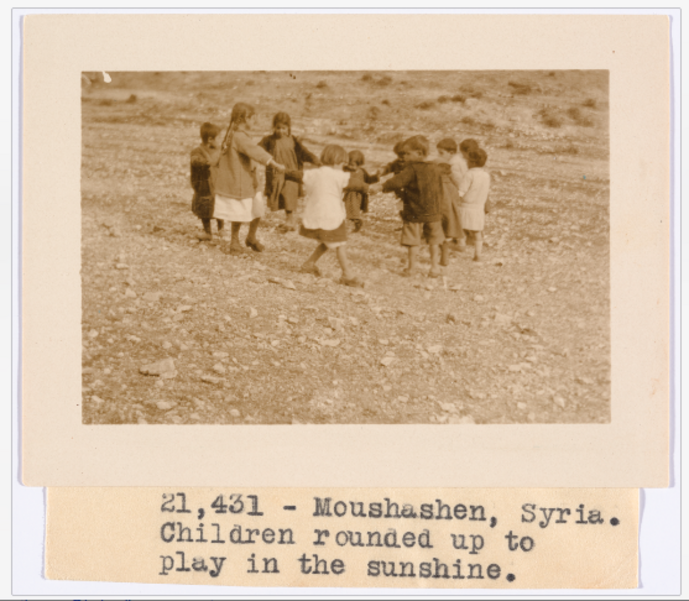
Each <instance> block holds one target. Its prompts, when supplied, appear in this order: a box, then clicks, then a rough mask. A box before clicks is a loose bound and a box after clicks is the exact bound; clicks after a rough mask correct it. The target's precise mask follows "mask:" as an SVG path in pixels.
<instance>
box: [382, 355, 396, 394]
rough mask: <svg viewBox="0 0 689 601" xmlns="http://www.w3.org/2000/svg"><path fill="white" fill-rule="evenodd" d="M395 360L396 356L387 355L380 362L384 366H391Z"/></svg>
mask: <svg viewBox="0 0 689 601" xmlns="http://www.w3.org/2000/svg"><path fill="white" fill-rule="evenodd" d="M395 361H396V359H395V357H390V356H386V357H383V358H382V359H381V360H380V364H381V365H383V366H384V367H390V366H391V365H392V364H393V363H394V362H395ZM383 389H385V387H383Z"/></svg>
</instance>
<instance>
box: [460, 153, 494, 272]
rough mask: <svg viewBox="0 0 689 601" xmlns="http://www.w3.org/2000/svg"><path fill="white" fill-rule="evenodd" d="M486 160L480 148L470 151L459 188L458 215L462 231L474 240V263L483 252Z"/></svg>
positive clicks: (486, 181)
mask: <svg viewBox="0 0 689 601" xmlns="http://www.w3.org/2000/svg"><path fill="white" fill-rule="evenodd" d="M487 159H488V155H487V154H486V151H485V150H483V149H482V148H479V149H476V150H471V151H470V152H469V156H468V161H467V164H468V166H469V171H467V174H466V175H465V176H464V179H463V180H462V183H461V184H460V187H459V195H460V197H461V198H462V201H461V203H460V205H459V214H460V216H461V218H462V227H463V228H464V231H465V232H466V233H467V234H469V235H471V236H472V237H473V239H474V247H475V249H476V250H475V254H474V261H480V260H481V251H482V250H483V227H484V225H485V221H486V214H485V207H486V201H487V200H488V194H489V192H490V175H488V172H487V171H485V170H484V169H483V166H484V165H485V164H486V160H487Z"/></svg>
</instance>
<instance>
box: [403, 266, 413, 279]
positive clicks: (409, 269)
mask: <svg viewBox="0 0 689 601" xmlns="http://www.w3.org/2000/svg"><path fill="white" fill-rule="evenodd" d="M415 273H416V270H415V269H414V268H413V267H405V268H404V269H403V270H402V273H401V274H400V275H401V276H402V277H405V278H410V277H412V276H413V275H414V274H415Z"/></svg>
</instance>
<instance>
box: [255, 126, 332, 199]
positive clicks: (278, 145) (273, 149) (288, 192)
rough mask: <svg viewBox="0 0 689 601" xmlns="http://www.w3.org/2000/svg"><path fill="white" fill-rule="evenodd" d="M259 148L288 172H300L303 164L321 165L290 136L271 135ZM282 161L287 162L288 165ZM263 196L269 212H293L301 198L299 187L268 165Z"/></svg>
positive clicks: (262, 141) (260, 143)
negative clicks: (265, 151) (280, 210)
mask: <svg viewBox="0 0 689 601" xmlns="http://www.w3.org/2000/svg"><path fill="white" fill-rule="evenodd" d="M259 146H261V147H262V148H264V149H265V150H267V151H268V153H270V155H271V156H272V157H273V158H274V159H275V160H276V161H277V162H278V163H282V164H283V165H285V167H287V170H288V171H302V170H303V169H304V163H312V164H313V165H316V166H320V164H321V162H320V161H319V160H318V157H317V156H316V155H315V154H313V153H312V152H310V151H309V150H308V149H307V148H306V147H305V146H304V145H303V144H302V143H301V142H300V141H299V140H297V138H296V137H294V136H292V135H290V136H287V137H285V138H280V137H278V136H277V135H276V134H271V135H270V136H266V137H265V138H263V139H262V140H261V141H260V142H259ZM278 155H279V156H278ZM280 159H282V160H280ZM283 161H288V163H284V162H283ZM264 194H265V197H266V202H267V204H268V208H269V209H270V210H271V211H277V210H279V209H286V210H288V211H295V210H296V209H297V201H298V200H299V198H300V197H301V196H303V192H302V188H301V186H300V185H298V184H296V185H295V183H294V182H293V181H290V180H289V179H286V178H285V176H284V174H282V173H280V172H279V171H277V170H276V169H273V168H272V167H271V166H270V165H268V166H267V167H266V187H265V192H264Z"/></svg>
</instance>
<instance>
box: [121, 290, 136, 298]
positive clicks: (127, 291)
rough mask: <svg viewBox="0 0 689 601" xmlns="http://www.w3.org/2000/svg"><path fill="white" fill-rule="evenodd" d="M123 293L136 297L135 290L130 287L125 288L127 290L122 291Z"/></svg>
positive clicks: (128, 296)
mask: <svg viewBox="0 0 689 601" xmlns="http://www.w3.org/2000/svg"><path fill="white" fill-rule="evenodd" d="M124 295H125V296H126V297H127V298H136V292H134V291H133V290H132V289H131V288H127V290H126V292H125V293H124Z"/></svg>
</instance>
